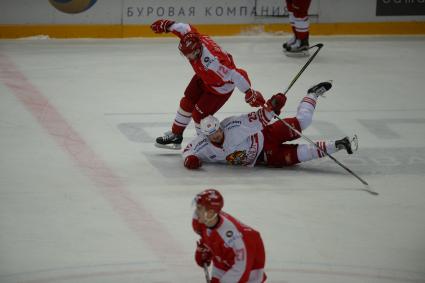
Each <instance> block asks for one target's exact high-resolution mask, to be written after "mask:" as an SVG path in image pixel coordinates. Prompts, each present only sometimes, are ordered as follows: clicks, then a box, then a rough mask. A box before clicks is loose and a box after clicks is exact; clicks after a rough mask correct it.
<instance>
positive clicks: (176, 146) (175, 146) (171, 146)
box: [155, 143, 182, 150]
mask: <svg viewBox="0 0 425 283" xmlns="http://www.w3.org/2000/svg"><path fill="white" fill-rule="evenodd" d="M155 146H156V147H158V148H165V149H172V150H180V149H182V145H181V144H173V143H172V144H160V143H155Z"/></svg>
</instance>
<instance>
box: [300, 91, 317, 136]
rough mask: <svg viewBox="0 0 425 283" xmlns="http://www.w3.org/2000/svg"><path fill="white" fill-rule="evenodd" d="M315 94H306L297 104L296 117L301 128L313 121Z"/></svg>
mask: <svg viewBox="0 0 425 283" xmlns="http://www.w3.org/2000/svg"><path fill="white" fill-rule="evenodd" d="M316 102H317V96H316V95H315V94H311V93H310V94H307V95H306V96H305V97H304V98H303V99H302V100H301V103H300V104H299V105H298V109H297V116H296V117H297V119H298V122H299V123H300V127H301V130H304V129H306V128H307V127H308V126H310V124H311V122H312V121H313V113H314V109H315V108H316Z"/></svg>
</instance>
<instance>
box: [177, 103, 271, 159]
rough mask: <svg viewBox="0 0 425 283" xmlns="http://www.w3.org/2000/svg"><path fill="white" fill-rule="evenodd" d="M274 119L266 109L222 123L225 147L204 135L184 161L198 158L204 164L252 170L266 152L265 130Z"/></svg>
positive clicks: (194, 142)
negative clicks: (263, 131) (226, 165)
mask: <svg viewBox="0 0 425 283" xmlns="http://www.w3.org/2000/svg"><path fill="white" fill-rule="evenodd" d="M272 117H273V114H272V112H268V111H265V110H264V109H259V110H257V111H256V112H251V113H248V114H244V115H240V116H231V117H228V118H226V119H224V120H223V121H221V123H220V128H221V129H222V130H223V132H224V142H223V144H222V145H221V146H217V145H215V144H213V143H212V142H211V141H210V140H209V139H208V137H206V136H205V135H203V134H200V135H199V136H197V137H196V138H195V139H193V140H192V141H190V142H189V144H188V145H187V146H186V148H185V149H184V150H183V159H185V158H186V157H187V156H189V155H196V156H197V157H198V158H199V159H201V160H202V161H203V162H211V163H227V164H229V165H243V166H249V167H252V166H254V165H255V163H256V161H257V159H258V157H259V155H260V154H261V152H262V150H263V146H264V135H263V133H262V130H263V128H264V127H265V126H266V125H267V124H269V123H270V120H271V119H272Z"/></svg>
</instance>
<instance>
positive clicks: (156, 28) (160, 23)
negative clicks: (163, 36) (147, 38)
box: [151, 19, 174, 33]
mask: <svg viewBox="0 0 425 283" xmlns="http://www.w3.org/2000/svg"><path fill="white" fill-rule="evenodd" d="M172 24H174V21H171V20H163V19H161V20H156V21H155V22H154V23H153V24H151V29H152V30H153V32H154V33H163V32H169V31H170V30H169V28H170V26H171V25H172Z"/></svg>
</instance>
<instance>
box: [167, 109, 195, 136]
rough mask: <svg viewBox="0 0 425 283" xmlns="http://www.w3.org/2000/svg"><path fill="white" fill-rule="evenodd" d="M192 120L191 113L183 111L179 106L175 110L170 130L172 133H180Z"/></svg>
mask: <svg viewBox="0 0 425 283" xmlns="http://www.w3.org/2000/svg"><path fill="white" fill-rule="evenodd" d="M190 120H192V113H190V112H186V111H184V110H183V109H182V108H181V107H180V108H179V109H178V110H177V113H176V117H175V118H174V123H173V126H172V128H171V131H172V132H173V133H174V134H178V135H181V134H183V131H184V130H185V129H186V127H187V125H188V124H189V123H190Z"/></svg>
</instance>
